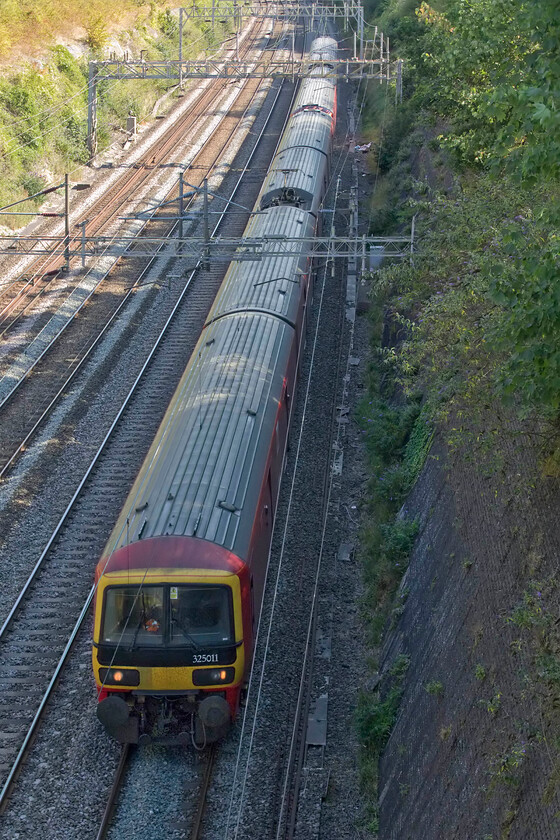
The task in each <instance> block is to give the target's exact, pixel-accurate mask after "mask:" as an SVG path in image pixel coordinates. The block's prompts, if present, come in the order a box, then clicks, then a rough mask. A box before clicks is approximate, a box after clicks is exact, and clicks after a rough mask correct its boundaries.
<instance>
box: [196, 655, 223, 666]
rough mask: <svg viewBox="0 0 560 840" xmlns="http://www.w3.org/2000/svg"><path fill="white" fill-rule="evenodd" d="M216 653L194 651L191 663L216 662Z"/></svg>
mask: <svg viewBox="0 0 560 840" xmlns="http://www.w3.org/2000/svg"><path fill="white" fill-rule="evenodd" d="M217 661H218V654H217V653H195V654H194V656H193V664H194V665H200V664H201V663H202V662H217Z"/></svg>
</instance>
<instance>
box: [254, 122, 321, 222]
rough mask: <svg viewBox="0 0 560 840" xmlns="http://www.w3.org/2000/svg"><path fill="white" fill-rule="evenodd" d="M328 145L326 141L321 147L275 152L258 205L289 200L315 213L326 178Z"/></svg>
mask: <svg viewBox="0 0 560 840" xmlns="http://www.w3.org/2000/svg"><path fill="white" fill-rule="evenodd" d="M328 136H329V135H327V137H328ZM324 139H325V138H323V140H324ZM318 144H319V140H318ZM328 146H329V144H328V142H326V143H324V144H323V148H317V149H313V148H309V147H304V148H300V147H296V148H291V149H284V150H283V151H281V152H280V153H279V154H278V155H276V157H275V158H274V161H273V163H272V166H271V168H270V170H269V173H268V175H267V177H266V179H265V182H264V185H263V188H262V191H261V207H267V206H269V205H270V204H272V203H273V202H275V201H289V200H291V201H292V202H296V201H297V203H298V206H300V207H303V208H304V209H306V210H310V211H312V212H317V207H316V206H315V205H316V204H317V196H320V195H322V193H323V191H324V183H325V182H326V179H327V172H328V161H327V152H328Z"/></svg>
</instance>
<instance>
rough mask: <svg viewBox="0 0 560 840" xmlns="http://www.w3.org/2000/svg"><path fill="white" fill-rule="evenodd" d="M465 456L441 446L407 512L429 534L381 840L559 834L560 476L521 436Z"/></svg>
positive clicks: (413, 586) (385, 775) (418, 554)
mask: <svg viewBox="0 0 560 840" xmlns="http://www.w3.org/2000/svg"><path fill="white" fill-rule="evenodd" d="M471 454H472V453H471ZM468 455H469V452H468V448H467V449H466V451H465V452H464V453H462V455H461V454H456V455H455V456H453V457H448V456H447V455H446V451H445V447H444V446H443V445H442V444H441V443H439V444H438V443H436V444H435V445H434V447H433V448H432V452H431V454H430V457H429V459H428V462H427V464H426V466H425V468H424V471H423V473H422V475H421V478H420V480H419V482H418V483H417V486H416V488H415V490H414V491H413V492H412V494H411V496H410V497H409V499H408V501H407V504H406V505H405V507H406V509H407V515H408V516H410V517H417V518H418V521H419V523H420V532H419V536H418V538H417V541H416V546H415V549H414V553H413V556H412V558H411V562H410V566H409V569H408V571H407V573H406V575H405V577H404V579H403V582H402V586H401V590H400V595H401V599H404V598H406V602H405V607H404V611H403V614H402V616H401V617H400V618H399V620H398V623H397V625H396V627H395V628H394V629H392V630H390V631H389V633H388V635H387V637H386V641H385V645H384V650H383V657H382V663H381V672H382V675H387V673H388V671H389V669H390V668H391V665H392V663H393V662H394V660H395V657H396V656H397V655H399V654H405V655H406V656H408V657H410V665H409V667H408V671H407V675H406V678H405V682H404V694H403V698H402V703H401V706H400V711H399V715H398V718H397V721H396V725H395V727H394V729H393V732H392V734H391V737H390V740H389V742H388V744H387V747H386V749H385V751H384V753H383V755H382V758H381V762H380V780H379V799H380V803H379V804H380V832H379V836H380V838H381V840H419V839H420V838H422V840H453V838H457V840H505V838H511V840H533V838H534V840H541V838H542V840H557V838H559V837H560V796H559V783H560V725H559V724H560V667H557V670H556V672H555V671H554V662H555V661H556V662H560V644H559V642H560V632H559V622H560V618H559V616H560V598H559V590H558V584H557V574H558V570H559V567H560V563H559V557H560V530H559V521H560V519H559V516H558V511H559V510H560V493H559V482H558V479H557V478H545V477H543V476H542V473H541V472H540V471H539V468H538V463H537V458H536V454H535V453H534V452H532V451H531V450H530V448H528V447H527V438H525V437H524V436H521V437H518V436H516V435H511V440H510V441H509V442H508V443H507V445H504V447H503V450H502V451H500V452H499V453H498V452H497V451H495V452H490V453H487V455H486V456H485V457H484V458H482V459H481V460H479V458H478V457H477V456H476V453H475V457H474V458H473V459H472V460H469V459H468V457H467V456H468ZM475 462H476V463H478V466H475ZM481 463H482V466H481ZM406 593H408V594H406ZM393 623H394V622H393ZM543 657H544V659H543ZM543 662H544V663H546V667H547V669H548V670H546V672H544V671H543V668H544V666H543ZM555 674H556V678H555V679H554V678H553V677H554V675H555ZM389 679H390V678H388V677H387V676H384V677H383V679H382V682H381V686H382V688H381V692H382V695H383V690H384V688H385V690H386V688H387V686H388V683H389Z"/></svg>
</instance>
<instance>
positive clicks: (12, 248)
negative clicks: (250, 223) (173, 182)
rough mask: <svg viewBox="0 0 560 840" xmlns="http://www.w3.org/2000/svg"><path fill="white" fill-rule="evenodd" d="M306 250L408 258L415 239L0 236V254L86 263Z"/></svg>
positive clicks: (226, 258)
mask: <svg viewBox="0 0 560 840" xmlns="http://www.w3.org/2000/svg"><path fill="white" fill-rule="evenodd" d="M302 242H303V243H304V245H305V246H306V255H307V256H309V257H310V258H317V257H324V258H328V259H332V258H347V257H348V256H350V255H354V256H358V257H360V256H364V257H365V255H366V254H367V253H368V252H369V251H370V250H374V251H376V250H379V249H380V248H383V256H384V257H397V258H401V259H402V258H403V257H411V256H412V254H413V250H414V235H413V234H412V235H411V236H409V237H406V236H389V237H382V236H362V237H357V238H356V237H354V238H353V237H347V236H332V237H326V236H324V237H316V238H312V239H307V240H305V239H301V238H299V237H298V238H297V239H296V238H294V239H292V238H289V237H263V238H259V239H252V238H248V237H243V238H239V239H225V238H223V239H222V238H220V237H217V238H216V239H203V238H201V237H186V238H183V239H179V238H171V239H169V238H162V237H150V236H142V237H140V238H134V237H130V236H121V237H119V236H92V237H88V236H83V237H81V238H80V237H79V236H78V237H77V238H76V239H74V240H72V241H71V242H70V244H69V245H65V240H64V239H63V238H62V237H59V236H58V237H57V236H42V237H39V236H19V237H17V239H15V240H14V238H13V237H10V236H0V254H10V255H13V254H28V255H30V254H32V255H34V256H40V255H43V254H53V253H56V250H57V248H59V249H60V252H61V253H62V249H63V248H64V247H67V248H68V252H69V256H70V257H80V258H81V259H82V262H84V263H85V260H86V259H87V258H91V257H99V256H110V257H118V258H121V259H122V258H136V257H144V258H153V257H156V256H164V257H167V258H169V259H173V258H176V257H180V258H181V259H185V258H192V259H193V260H194V261H195V262H197V261H199V260H206V259H210V260H212V261H216V260H218V261H221V262H231V261H234V260H238V261H250V260H261V259H263V258H264V257H266V258H269V257H274V256H285V255H286V254H288V253H293V245H294V244H295V245H301V244H302Z"/></svg>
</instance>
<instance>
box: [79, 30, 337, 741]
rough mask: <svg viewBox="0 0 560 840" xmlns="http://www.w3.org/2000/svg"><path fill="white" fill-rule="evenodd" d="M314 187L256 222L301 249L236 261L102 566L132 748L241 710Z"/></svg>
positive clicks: (217, 727)
mask: <svg viewBox="0 0 560 840" xmlns="http://www.w3.org/2000/svg"><path fill="white" fill-rule="evenodd" d="M333 44H335V42H333ZM305 84H306V82H305V81H304V82H302V85H301V88H303V89H305ZM331 87H332V97H331V98H332V102H333V103H334V84H332V85H331ZM302 96H303V98H302ZM304 99H305V95H304V91H303V92H302V89H300V92H299V95H298V100H299V102H300V103H302V102H303V101H304ZM301 116H302V115H301V114H300V115H299V116H298V117H290V120H289V124H291V123H292V120H293V119H301ZM304 116H305V119H306V125H307V120H308V117H309V115H308V114H305V115H304ZM314 119H315V121H313V119H312V120H311V121H309V124H308V129H307V130H308V132H309V134H310V136H311V135H313V136H315V135H316V134H317V133H319V134H321V135H322V138H323V139H322V144H323V145H324V147H325V148H328V149H329V151H330V132H331V125H330V124H328V123H327V122H326V121H325V119H324V114H323V113H319V112H318V113H316V114H315V115H314ZM288 130H289V129H288ZM284 148H286V147H285V146H284ZM302 148H303V147H302V146H298V147H297V149H298V151H297V154H299V161H300V166H301V167H302V171H305V170H306V168H309V160H310V158H309V157H308V156H307V157H306V156H305V155H303V154H302ZM293 151H294V153H296V149H294V150H293ZM288 152H289V150H288ZM325 157H326V158H327V160H326V162H325V163H324V166H328V152H327V153H325V152H321V158H322V159H324V158H325ZM271 168H272V167H271ZM308 180H311V179H308ZM267 183H270V182H267ZM313 183H314V187H313V190H314V192H313V194H312V196H311V197H308V196H307V195H305V193H306V191H305V190H304V188H303V184H301V183H299V182H298V183H295V184H294V189H295V191H296V195H295V197H294V200H289V199H288V200H286V201H285V202H278V203H275V202H272V203H271V204H270V205H269V206H268V209H265V210H264V212H263V211H261V212H259V213H256V214H255V215H253V217H252V219H251V221H250V222H249V225H248V226H247V229H246V231H245V236H246V237H267V236H268V237H272V238H273V239H274V241H281V240H282V238H285V237H287V238H289V239H290V240H292V242H290V243H285V244H284V247H283V250H284V253H283V254H282V255H281V256H273V257H266V256H265V257H263V259H262V260H261V261H260V262H253V261H251V262H247V261H243V260H238V261H234V262H233V263H232V265H231V267H230V269H229V270H228V272H227V274H226V277H225V278H224V281H223V283H222V286H221V288H220V290H219V292H218V295H217V298H216V301H215V302H214V305H213V307H212V309H211V311H210V313H209V315H208V318H207V320H206V323H205V326H204V328H203V331H202V334H201V337H200V339H199V341H198V343H197V345H196V348H195V350H194V353H193V355H192V357H191V359H190V361H189V363H188V365H187V368H186V370H185V373H184V374H183V377H182V378H181V381H180V383H179V385H178V387H177V390H176V392H175V395H174V397H173V399H172V401H171V403H170V405H169V408H168V410H167V412H166V414H165V417H164V419H163V421H162V423H161V426H160V428H159V431H158V433H157V436H156V438H155V440H154V442H153V444H152V446H151V448H150V450H149V452H148V455H147V457H146V459H145V461H144V464H143V466H142V468H141V470H140V473H139V475H138V477H137V479H136V481H135V483H134V485H133V487H132V490H131V492H130V494H129V496H128V498H127V500H126V503H125V506H124V508H123V510H122V512H121V514H120V516H119V519H118V521H117V524H116V526H115V528H114V530H113V532H112V534H111V537H110V539H109V541H108V543H107V546H106V548H105V551H104V553H103V557H102V559H101V560H100V562H99V563H98V566H97V571H96V582H97V592H96V598H95V618H94V640H93V667H94V674H95V679H96V682H97V686H98V696H99V700H100V702H99V704H98V716H99V718H100V719H101V720H102V722H103V724H104V725H105V727H106V729H107V731H108V732H109V733H110V734H111V735H113V736H114V737H115V738H117V740H120V741H122V742H130V743H137V742H141V741H144V740H146V741H147V740H152V741H156V742H160V743H182V742H185V741H187V740H189V739H192V741H193V743H194V744H195V745H197V746H199V745H204V744H206V743H209V742H212V741H215V740H217V739H218V738H220V737H222V736H223V735H224V733H225V732H226V731H227V728H228V726H229V724H230V722H231V720H232V719H233V718H234V716H235V714H236V712H237V709H238V706H239V701H240V694H241V689H242V687H243V684H244V682H245V681H246V679H247V676H248V672H249V669H250V665H251V660H252V654H253V642H254V632H255V627H256V621H257V619H258V614H259V610H260V604H261V600H262V594H263V589H264V582H265V576H266V568H267V563H268V554H269V549H270V541H271V535H272V527H273V520H274V513H275V509H276V502H277V497H278V491H279V485H280V477H281V471H282V464H283V458H284V451H285V445H286V439H287V434H288V425H289V417H290V410H291V406H292V403H293V395H294V390H295V386H296V376H297V365H298V358H299V354H300V348H301V345H302V341H303V336H304V330H305V318H306V309H307V300H308V297H309V283H310V278H311V272H310V266H309V260H308V258H307V256H306V254H305V247H304V246H303V244H302V243H299V242H297V239H298V238H299V239H301V240H304V239H306V238H309V237H312V236H313V235H314V232H315V230H316V227H317V211H318V207H319V204H320V202H321V200H322V197H323V195H324V190H325V186H326V176H325V174H324V173H323V172H321V175H320V177H319V178H316V179H315V180H314V182H313ZM265 190H266V183H265V185H264V187H263V190H261V194H260V197H259V200H258V201H257V205H256V207H260V206H261V202H262V198H263V195H264V193H265ZM311 208H313V212H311ZM294 240H295V241H294Z"/></svg>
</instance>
